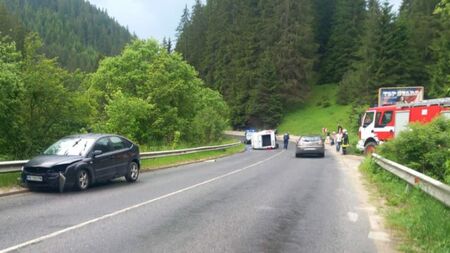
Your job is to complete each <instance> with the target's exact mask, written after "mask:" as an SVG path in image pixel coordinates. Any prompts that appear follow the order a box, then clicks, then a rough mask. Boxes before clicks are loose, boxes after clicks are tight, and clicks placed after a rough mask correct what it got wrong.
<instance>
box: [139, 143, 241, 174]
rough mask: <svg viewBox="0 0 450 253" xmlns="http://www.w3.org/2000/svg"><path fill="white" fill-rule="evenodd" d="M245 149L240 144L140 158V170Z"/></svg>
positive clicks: (170, 165)
mask: <svg viewBox="0 0 450 253" xmlns="http://www.w3.org/2000/svg"><path fill="white" fill-rule="evenodd" d="M244 150H245V145H244V144H240V145H238V146H235V147H231V148H228V149H224V150H213V151H204V152H199V153H193V154H186V155H177V156H169V157H161V158H154V159H146V160H142V166H141V167H142V170H143V171H146V170H155V169H161V168H167V167H172V166H177V165H183V164H187V163H193V162H199V161H205V160H211V159H216V158H220V157H224V156H228V155H232V154H235V153H239V152H242V151H244Z"/></svg>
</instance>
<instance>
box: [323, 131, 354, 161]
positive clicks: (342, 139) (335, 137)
mask: <svg viewBox="0 0 450 253" xmlns="http://www.w3.org/2000/svg"><path fill="white" fill-rule="evenodd" d="M326 134H327V143H330V145H331V146H333V145H335V146H336V152H339V151H340V150H341V149H342V154H344V155H345V154H346V153H347V147H348V146H349V144H350V142H349V139H348V132H347V129H344V128H342V126H341V125H338V127H337V133H336V132H334V131H333V133H331V136H330V132H328V131H326Z"/></svg>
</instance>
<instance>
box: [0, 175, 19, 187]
mask: <svg viewBox="0 0 450 253" xmlns="http://www.w3.org/2000/svg"><path fill="white" fill-rule="evenodd" d="M18 177H20V172H12V173H0V189H1V188H9V187H13V186H18V185H19V184H18V183H19V181H18V180H17V178H18Z"/></svg>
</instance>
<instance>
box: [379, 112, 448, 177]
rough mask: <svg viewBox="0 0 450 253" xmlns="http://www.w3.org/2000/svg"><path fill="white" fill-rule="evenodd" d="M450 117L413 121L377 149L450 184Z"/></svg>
mask: <svg viewBox="0 0 450 253" xmlns="http://www.w3.org/2000/svg"><path fill="white" fill-rule="evenodd" d="M449 136H450V120H448V119H444V118H437V119H435V120H434V121H432V122H431V123H430V124H426V125H422V124H413V125H411V126H410V129H409V131H404V132H402V133H400V135H399V136H398V137H397V138H395V139H393V140H392V141H389V142H386V143H384V144H383V145H381V146H380V148H379V149H378V150H377V153H379V154H380V155H382V156H384V157H386V158H388V159H390V160H393V161H395V162H398V163H400V164H403V165H405V166H407V167H410V168H411V169H414V170H417V171H419V172H421V173H424V174H426V175H428V176H430V177H433V178H435V179H437V180H439V181H441V182H445V183H447V184H449V185H450V138H449Z"/></svg>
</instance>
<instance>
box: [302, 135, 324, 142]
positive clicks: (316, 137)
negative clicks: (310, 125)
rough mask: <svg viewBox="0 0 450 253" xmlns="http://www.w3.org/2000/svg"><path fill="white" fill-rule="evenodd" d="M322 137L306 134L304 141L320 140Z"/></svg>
mask: <svg viewBox="0 0 450 253" xmlns="http://www.w3.org/2000/svg"><path fill="white" fill-rule="evenodd" d="M320 139H321V138H320V136H305V137H302V142H318V141H320Z"/></svg>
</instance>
